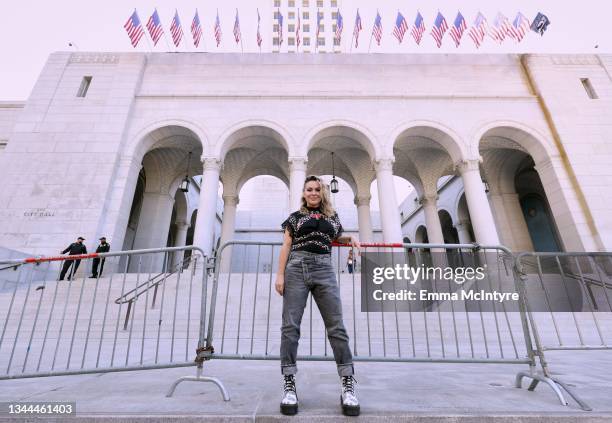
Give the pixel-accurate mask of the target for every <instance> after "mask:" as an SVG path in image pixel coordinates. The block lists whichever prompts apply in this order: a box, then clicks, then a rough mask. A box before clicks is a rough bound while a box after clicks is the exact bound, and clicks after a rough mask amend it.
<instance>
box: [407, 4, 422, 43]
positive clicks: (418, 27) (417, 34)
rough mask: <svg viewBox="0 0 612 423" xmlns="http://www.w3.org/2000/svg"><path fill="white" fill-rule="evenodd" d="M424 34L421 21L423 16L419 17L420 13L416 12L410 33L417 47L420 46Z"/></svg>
mask: <svg viewBox="0 0 612 423" xmlns="http://www.w3.org/2000/svg"><path fill="white" fill-rule="evenodd" d="M424 32H425V22H424V21H423V16H421V12H417V15H416V19H415V20H414V25H412V30H411V31H410V33H411V34H412V38H414V41H415V42H416V43H417V45H419V44H421V39H422V38H423V33H424Z"/></svg>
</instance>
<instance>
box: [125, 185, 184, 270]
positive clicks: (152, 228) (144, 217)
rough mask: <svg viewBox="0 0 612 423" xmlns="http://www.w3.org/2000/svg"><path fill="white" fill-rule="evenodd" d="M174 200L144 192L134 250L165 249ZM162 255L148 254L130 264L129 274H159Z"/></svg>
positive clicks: (156, 193) (155, 193) (158, 194)
mask: <svg viewBox="0 0 612 423" xmlns="http://www.w3.org/2000/svg"><path fill="white" fill-rule="evenodd" d="M173 205H174V198H172V196H171V195H169V194H160V193H158V192H145V193H144V195H143V197H142V209H141V210H142V211H141V212H140V217H139V219H138V228H137V229H136V236H135V238H134V249H135V250H141V249H146V248H165V247H166V245H167V244H168V232H169V231H170V221H171V220H172V206H173ZM163 265H164V254H161V253H158V254H149V255H145V256H142V258H140V259H135V260H132V261H131V262H130V267H129V271H130V272H140V273H148V272H161V271H162V269H163Z"/></svg>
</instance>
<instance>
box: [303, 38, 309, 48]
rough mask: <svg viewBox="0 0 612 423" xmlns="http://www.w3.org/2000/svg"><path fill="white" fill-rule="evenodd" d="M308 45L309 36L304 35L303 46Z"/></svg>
mask: <svg viewBox="0 0 612 423" xmlns="http://www.w3.org/2000/svg"><path fill="white" fill-rule="evenodd" d="M309 45H310V37H304V46H309Z"/></svg>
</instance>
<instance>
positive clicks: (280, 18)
mask: <svg viewBox="0 0 612 423" xmlns="http://www.w3.org/2000/svg"><path fill="white" fill-rule="evenodd" d="M277 12H278V18H277V19H278V47H279V48H280V46H282V45H283V14H282V13H281V12H280V9H278V11H277Z"/></svg>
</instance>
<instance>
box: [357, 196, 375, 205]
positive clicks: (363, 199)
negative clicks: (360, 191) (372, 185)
mask: <svg viewBox="0 0 612 423" xmlns="http://www.w3.org/2000/svg"><path fill="white" fill-rule="evenodd" d="M371 199H372V196H370V195H367V196H359V197H355V199H354V200H353V203H355V205H356V206H357V207H362V206H367V207H370V200H371Z"/></svg>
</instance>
